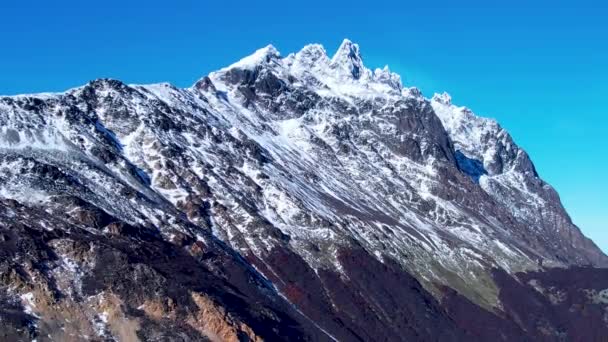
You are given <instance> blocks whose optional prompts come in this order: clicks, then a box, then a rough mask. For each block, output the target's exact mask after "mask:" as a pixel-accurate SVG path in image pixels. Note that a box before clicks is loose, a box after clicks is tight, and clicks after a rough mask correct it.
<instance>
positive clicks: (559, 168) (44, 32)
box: [0, 0, 608, 251]
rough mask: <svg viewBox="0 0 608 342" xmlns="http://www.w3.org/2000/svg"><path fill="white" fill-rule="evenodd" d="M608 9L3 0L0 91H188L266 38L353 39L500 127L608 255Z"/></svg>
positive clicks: (582, 2) (289, 45) (583, 0)
mask: <svg viewBox="0 0 608 342" xmlns="http://www.w3.org/2000/svg"><path fill="white" fill-rule="evenodd" d="M493 3H497V4H493ZM529 3H534V5H530V4H529ZM603 3H604V2H601V1H588V0H577V1H569V2H566V1H560V0H558V1H548V0H536V1H521V0H514V1H501V2H497V1H496V2H494V1H458V2H455V1H442V0H437V1H433V2H428V1H421V0H416V1H392V2H391V1H382V0H375V1H371V2H356V1H329V0H324V1H317V0H308V1H297V2H292V1H286V0H282V1H274V0H266V1H220V0H216V1H208V0H200V1H167V0H165V1H162V2H157V1H146V2H144V1H127V0H122V1H115V0H106V1H60V0H58V1H29V0H21V1H14V0H2V1H1V3H0V46H1V48H0V94H17V93H24V92H27V93H31V92H40V91H61V90H65V89H67V88H70V87H74V86H78V85H81V84H83V83H85V82H87V81H88V80H90V79H94V78H97V77H113V78H119V79H122V80H124V81H125V82H129V83H149V82H160V81H169V82H172V83H174V84H176V85H178V86H189V85H191V84H192V83H193V82H194V81H195V80H196V79H198V78H199V77H201V76H203V75H205V74H207V73H208V72H209V71H212V70H214V69H217V68H219V67H221V66H224V65H226V64H229V63H230V62H232V61H234V60H237V59H239V58H240V57H243V56H245V55H246V54H249V53H250V52H252V51H254V50H255V49H257V48H259V47H262V46H265V45H267V44H269V43H272V44H273V45H275V46H276V47H277V48H278V49H279V50H280V51H281V52H282V53H283V54H284V55H286V54H287V53H289V52H292V51H296V50H298V49H300V48H301V47H302V46H303V45H305V44H307V43H311V42H318V43H322V44H323V45H325V47H326V49H327V50H328V51H330V52H331V51H333V50H334V49H335V48H337V46H338V45H339V44H340V42H341V41H342V39H343V38H345V37H348V38H350V39H351V40H353V41H355V42H358V43H359V44H360V46H361V48H362V53H363V58H364V60H365V62H366V64H367V65H368V66H371V67H376V66H383V65H384V64H388V65H389V66H390V67H391V68H392V69H393V70H395V71H397V72H399V73H400V74H401V75H402V78H403V79H404V81H405V83H406V85H415V86H418V87H419V88H421V89H422V91H423V92H424V93H425V95H427V96H431V95H432V93H433V92H440V91H444V90H445V91H448V92H449V93H450V94H451V95H452V98H453V100H454V102H455V103H457V104H461V105H467V106H468V107H470V108H472V109H473V110H474V111H475V112H476V113H478V114H481V115H484V116H490V117H494V118H496V119H498V120H499V122H500V123H501V124H502V125H503V126H504V127H506V128H507V129H508V130H509V131H510V132H511V133H512V135H513V136H514V138H515V140H516V142H518V143H519V144H520V145H521V146H523V147H524V148H525V149H526V150H527V151H528V152H529V153H530V155H531V156H532V159H533V160H534V162H535V164H536V166H537V168H538V171H539V173H540V174H541V176H542V177H543V178H544V179H545V180H547V181H548V182H549V183H551V184H552V185H554V186H555V187H556V188H557V190H558V191H559V193H560V195H561V197H562V200H563V202H564V204H565V206H566V208H567V209H568V211H569V212H570V214H571V215H572V217H573V219H574V222H575V223H577V224H578V225H579V226H581V228H582V229H583V231H584V232H585V233H586V234H587V235H588V236H590V237H592V238H593V239H594V240H595V241H596V242H597V243H598V244H599V245H600V246H601V247H602V248H603V249H604V250H605V251H608V160H607V159H608V152H607V151H606V149H607V147H608V140H607V139H608V134H606V129H607V127H608V109H607V102H608V96H607V94H608V20H607V19H606V18H608V5H605V4H603Z"/></svg>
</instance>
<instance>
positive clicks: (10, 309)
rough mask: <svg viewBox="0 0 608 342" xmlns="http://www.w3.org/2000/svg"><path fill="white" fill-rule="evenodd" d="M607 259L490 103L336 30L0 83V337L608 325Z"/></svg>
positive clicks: (507, 336) (563, 329)
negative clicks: (199, 55)
mask: <svg viewBox="0 0 608 342" xmlns="http://www.w3.org/2000/svg"><path fill="white" fill-rule="evenodd" d="M497 110H499V108H497ZM606 267H608V257H607V256H606V255H605V254H603V253H602V252H601V251H600V250H599V248H598V247H596V245H595V244H594V243H593V242H592V241H591V240H589V239H587V238H586V237H585V236H584V235H583V234H582V233H581V231H580V230H579V229H578V227H576V226H575V225H574V224H573V223H572V221H571V220H570V217H569V216H568V214H567V213H566V211H565V210H564V208H563V206H562V205H561V203H560V199H559V196H558V194H557V192H556V191H555V190H554V189H553V188H552V187H551V186H550V185H549V184H547V183H545V182H544V181H543V180H542V179H541V178H540V177H539V175H538V173H537V172H536V170H535V168H534V165H533V163H532V161H531V159H530V157H529V156H528V154H527V153H526V152H525V151H524V150H522V149H521V148H519V147H518V146H517V145H516V144H515V142H514V141H513V139H512V137H511V136H510V135H509V134H508V133H507V132H506V131H505V130H504V129H503V128H501V126H500V125H499V124H498V123H497V122H496V121H494V120H490V119H486V118H482V117H478V116H476V115H475V114H474V113H473V112H472V111H471V110H469V109H468V108H466V107H461V106H458V105H455V104H453V103H452V101H451V99H450V96H449V95H448V94H445V93H444V94H436V95H434V96H433V97H432V98H430V99H429V98H425V97H424V96H423V95H422V94H421V92H420V91H419V90H418V89H417V88H414V87H405V86H403V85H402V82H401V79H400V77H399V75H397V74H395V73H392V72H391V71H390V70H389V69H388V67H385V68H384V69H376V70H370V69H368V68H366V67H365V65H364V64H363V60H362V57H361V52H360V50H359V46H358V45H357V44H354V43H352V42H350V41H349V40H344V42H343V43H342V44H341V46H340V47H339V49H338V50H337V52H336V53H335V54H333V56H329V55H328V54H327V53H326V51H325V49H324V48H323V47H322V46H320V45H316V44H313V45H307V46H305V47H304V48H303V49H302V50H301V51H299V52H297V53H292V54H289V55H287V56H281V55H280V54H279V52H278V51H277V50H276V49H275V48H274V47H272V46H267V47H265V48H262V49H260V50H258V51H256V52H255V53H253V54H252V55H250V56H248V57H245V58H243V59H242V60H240V61H238V62H236V63H234V64H232V65H229V66H227V67H225V68H223V69H221V70H218V71H216V72H213V73H211V74H209V75H208V76H205V77H203V78H201V79H200V80H199V81H198V82H196V83H195V84H194V85H193V86H192V87H190V88H187V89H180V88H177V87H174V86H172V85H171V84H167V83H161V84H151V85H127V84H124V83H122V82H121V81H118V80H113V79H98V80H95V81H91V82H89V83H88V84H86V85H84V86H82V87H78V88H74V89H71V90H68V91H66V92H64V93H52V94H50V93H48V94H47V93H45V94H35V95H19V96H8V97H0V326H1V327H2V328H1V329H0V340H2V341H32V340H35V341H37V342H42V341H83V340H89V341H136V340H141V341H262V340H265V341H282V340H289V341H300V340H301V341H606V339H607V338H608V268H606Z"/></svg>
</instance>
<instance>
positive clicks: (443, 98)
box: [432, 92, 452, 106]
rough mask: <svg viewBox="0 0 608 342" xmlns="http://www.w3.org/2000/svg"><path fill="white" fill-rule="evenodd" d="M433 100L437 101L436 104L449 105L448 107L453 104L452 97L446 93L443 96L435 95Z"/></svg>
mask: <svg viewBox="0 0 608 342" xmlns="http://www.w3.org/2000/svg"><path fill="white" fill-rule="evenodd" d="M432 100H433V101H435V102H439V103H442V104H444V105H447V106H449V105H451V104H452V97H451V96H450V94H448V93H446V92H443V93H441V94H439V93H435V94H434V95H433V98H432Z"/></svg>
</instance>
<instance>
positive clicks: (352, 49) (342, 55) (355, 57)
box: [331, 39, 365, 79]
mask: <svg viewBox="0 0 608 342" xmlns="http://www.w3.org/2000/svg"><path fill="white" fill-rule="evenodd" d="M331 65H332V67H333V68H337V69H345V70H347V71H348V72H349V73H350V74H351V75H352V77H353V78H355V79H359V78H361V76H362V74H363V71H364V70H365V67H364V65H363V59H362V58H361V52H360V50H359V45H358V44H355V43H353V42H351V41H350V40H348V39H344V41H343V42H342V44H341V45H340V47H339V48H338V51H336V53H335V54H334V56H333V57H332V59H331Z"/></svg>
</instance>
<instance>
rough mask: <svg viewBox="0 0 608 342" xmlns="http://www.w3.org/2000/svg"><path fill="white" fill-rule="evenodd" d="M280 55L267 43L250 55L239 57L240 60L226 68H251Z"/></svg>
mask: <svg viewBox="0 0 608 342" xmlns="http://www.w3.org/2000/svg"><path fill="white" fill-rule="evenodd" d="M280 57H281V53H280V52H279V51H278V50H277V49H276V48H275V47H274V46H272V45H270V44H269V45H267V46H265V47H263V48H261V49H258V50H256V51H255V52H254V53H252V54H251V55H249V56H247V57H245V58H243V59H241V60H240V61H238V62H236V63H234V64H231V65H230V66H228V67H227V68H226V69H233V68H239V69H253V68H255V67H256V66H258V65H260V64H264V63H269V62H270V61H271V60H273V59H278V58H280Z"/></svg>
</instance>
